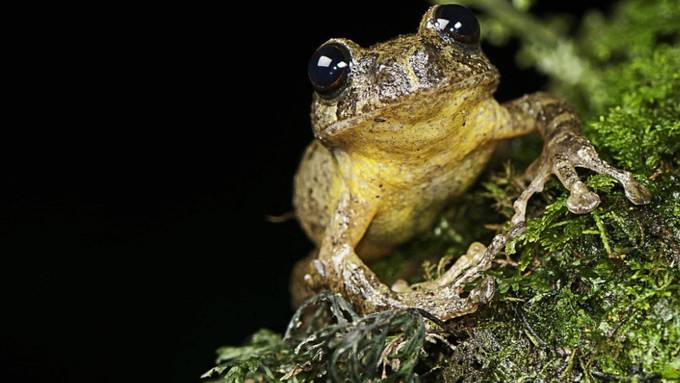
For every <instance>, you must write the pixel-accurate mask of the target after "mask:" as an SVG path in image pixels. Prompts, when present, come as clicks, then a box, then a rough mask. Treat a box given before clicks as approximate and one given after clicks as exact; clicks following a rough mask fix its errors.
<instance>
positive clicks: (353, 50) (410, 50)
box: [292, 4, 651, 321]
mask: <svg viewBox="0 0 680 383" xmlns="http://www.w3.org/2000/svg"><path fill="white" fill-rule="evenodd" d="M308 75H309V79H310V82H311V84H312V86H313V88H314V94H313V100H312V105H311V112H310V119H311V126H312V131H313V133H314V139H313V141H312V142H311V143H310V144H309V145H308V147H307V148H306V150H305V152H304V154H303V157H302V160H301V161H300V165H299V167H298V169H297V172H296V174H295V177H294V193H293V206H294V209H295V216H296V217H297V220H298V221H299V222H300V224H301V226H302V229H303V231H304V232H305V233H306V234H307V236H308V237H309V238H310V239H311V241H312V242H313V243H314V244H315V250H314V251H313V254H312V256H311V257H310V258H309V259H307V260H305V261H302V262H299V263H298V264H297V265H296V266H295V271H294V272H293V280H294V282H293V287H292V290H293V298H294V300H296V301H297V302H301V301H302V300H303V299H304V298H306V297H309V296H311V295H312V294H314V293H317V292H319V291H321V290H330V291H331V292H333V293H336V294H340V295H341V296H342V297H344V298H345V299H346V300H347V301H349V302H350V303H351V304H352V305H353V306H354V307H355V308H356V310H357V311H358V312H360V313H363V314H368V313H372V312H377V311H383V310H390V309H416V310H419V311H421V312H426V313H428V314H429V315H431V316H434V317H436V318H438V319H439V320H442V321H447V320H450V319H453V318H457V317H460V316H463V315H466V314H470V313H473V312H475V311H476V310H477V309H478V308H479V306H480V305H484V304H488V303H489V302H490V301H491V299H492V298H493V296H494V293H495V283H494V279H493V277H491V276H489V275H487V273H485V271H486V270H488V269H489V268H490V267H492V264H493V260H494V258H495V257H496V256H498V255H499V254H500V253H502V252H503V251H504V250H505V245H506V244H507V243H508V241H510V240H511V239H513V238H515V237H517V236H518V235H520V234H521V233H522V232H523V231H524V228H525V226H526V212H527V203H528V201H529V199H530V198H531V197H532V196H533V195H534V194H536V193H539V192H541V191H542V190H543V187H544V185H545V183H546V182H547V181H548V180H549V179H550V178H551V177H552V176H553V175H555V176H556V177H557V178H558V179H559V181H560V183H561V184H562V185H563V186H564V187H565V188H566V189H567V191H568V192H569V196H568V198H567V200H566V205H567V208H568V210H569V211H570V212H571V213H574V214H585V213H588V212H591V211H592V210H593V209H595V208H596V207H597V206H598V204H599V203H600V198H599V196H598V195H597V194H596V193H594V192H593V191H591V190H590V189H589V188H588V186H587V185H586V184H585V183H584V182H583V181H582V180H581V178H580V175H579V174H578V173H577V171H576V168H586V169H590V170H592V171H593V172H595V173H598V174H604V175H606V176H610V177H613V178H614V179H615V180H617V181H618V183H620V184H621V185H622V186H623V189H624V192H625V196H626V197H627V199H628V200H630V202H631V203H632V204H634V205H644V204H647V203H649V202H650V199H651V194H650V192H649V190H648V189H647V188H646V187H645V186H643V185H642V184H641V183H640V182H638V181H637V180H636V179H635V178H634V177H633V175H632V174H631V173H630V172H628V171H625V170H620V169H618V168H616V167H614V166H612V165H610V164H608V163H607V162H605V161H604V160H602V159H600V157H599V155H598V153H597V152H596V150H595V149H594V147H593V146H592V144H591V143H590V142H589V141H588V140H587V139H586V138H585V137H584V135H583V134H582V133H581V122H580V119H579V117H578V115H577V114H576V112H575V111H574V110H573V109H572V108H571V107H570V106H569V105H568V104H567V103H566V102H564V101H562V100H561V99H559V98H557V97H554V96H551V95H550V94H547V93H543V92H537V93H533V94H528V95H524V96H522V97H520V98H518V99H515V100H511V101H508V102H502V103H501V102H498V101H496V99H495V98H494V96H493V95H494V93H495V91H496V89H497V87H498V84H499V81H500V75H499V71H498V70H497V69H496V67H495V66H494V65H493V64H492V63H491V62H490V60H489V59H488V58H487V57H486V55H485V54H484V53H483V52H482V49H481V44H480V24H479V22H478V20H477V18H476V16H475V15H474V13H473V12H472V11H471V10H470V9H468V8H466V7H464V6H462V5H458V4H445V5H435V6H432V7H430V8H429V9H428V10H427V11H426V12H425V14H424V15H423V16H422V18H421V21H420V24H419V27H418V30H417V32H416V33H414V34H407V35H401V36H397V37H395V38H393V39H391V40H388V41H385V42H381V43H377V44H375V45H372V46H370V47H361V46H360V45H358V44H357V43H355V42H353V41H351V40H349V39H346V38H333V39H330V40H328V41H326V42H325V43H323V44H322V45H321V46H320V47H319V48H318V49H317V50H316V51H315V52H314V54H313V55H312V57H311V59H310V61H309V65H308ZM534 132H537V133H538V134H539V135H540V136H541V137H542V139H543V149H542V152H541V154H540V155H539V157H538V158H537V159H536V160H535V161H534V162H533V163H532V164H531V165H530V166H529V167H528V168H527V169H526V171H525V173H524V174H523V175H522V176H521V181H522V184H523V185H524V189H523V191H522V192H521V194H520V195H519V197H517V199H516V200H515V202H514V204H513V207H514V215H513V216H512V218H511V219H510V225H509V227H510V228H509V230H507V232H504V233H503V232H501V233H499V234H496V235H495V237H493V240H492V241H491V243H490V244H489V246H484V245H483V244H481V243H479V242H475V243H473V244H472V245H470V248H469V249H468V250H467V252H466V253H465V254H464V255H462V256H460V257H459V258H458V259H457V260H456V261H455V263H454V264H453V265H452V266H451V267H450V268H449V269H448V270H446V271H445V272H444V273H443V274H442V275H441V276H439V277H438V278H436V279H434V280H430V281H427V282H423V283H419V284H414V285H408V284H407V283H405V282H404V281H399V283H395V284H393V285H392V286H387V285H386V284H384V283H383V282H382V281H381V280H380V279H379V278H378V277H377V276H376V274H375V273H374V272H373V271H372V270H371V269H370V267H368V266H367V262H370V261H374V260H376V259H379V258H381V257H384V256H388V255H389V254H390V253H392V252H393V251H394V250H395V249H396V248H397V247H398V246H400V245H402V244H404V243H405V242H407V241H409V240H411V239H413V238H414V237H416V236H417V235H419V234H422V233H424V232H426V231H427V230H429V229H430V228H431V227H432V226H433V224H434V223H435V221H436V219H437V218H438V216H439V214H440V213H441V212H442V210H443V209H445V208H446V207H447V206H450V205H451V203H453V202H454V201H456V200H457V199H458V198H459V197H461V196H462V195H463V194H464V193H465V191H466V190H467V189H468V188H469V187H470V186H471V185H472V184H473V183H474V182H475V181H476V179H477V178H478V176H479V175H480V173H482V172H483V171H484V169H485V167H486V166H487V164H488V162H489V160H490V158H491V156H492V154H493V153H494V150H495V149H496V148H497V147H498V145H499V143H501V142H502V141H504V140H509V139H512V138H515V137H519V136H523V135H527V134H530V133H534ZM469 286H472V288H470V287H469Z"/></svg>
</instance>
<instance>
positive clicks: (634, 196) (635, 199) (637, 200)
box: [623, 178, 652, 205]
mask: <svg viewBox="0 0 680 383" xmlns="http://www.w3.org/2000/svg"><path fill="white" fill-rule="evenodd" d="M623 187H624V189H625V191H626V197H627V198H628V200H630V202H632V203H634V204H636V205H646V204H648V203H649V202H650V201H651V200H652V193H651V192H650V191H649V189H647V188H646V187H644V186H642V185H641V184H639V183H638V182H637V181H635V180H634V179H632V178H631V180H630V181H629V182H628V183H626V184H624V185H623Z"/></svg>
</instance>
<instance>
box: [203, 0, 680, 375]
mask: <svg viewBox="0 0 680 383" xmlns="http://www.w3.org/2000/svg"><path fill="white" fill-rule="evenodd" d="M466 3H473V4H475V5H476V6H477V8H479V9H481V10H482V11H486V13H485V14H484V17H483V23H484V26H486V27H488V28H487V31H488V30H489V29H490V30H491V33H488V32H487V34H486V37H487V38H488V39H491V40H492V41H494V42H496V43H502V42H503V41H507V39H508V38H511V37H513V36H514V37H516V38H518V39H520V41H521V43H522V50H521V53H520V55H521V57H520V60H522V61H523V62H524V64H526V65H533V66H535V67H536V68H537V69H538V70H541V71H543V72H544V73H546V74H547V75H548V76H549V77H550V79H551V83H550V88H551V89H552V90H553V91H554V92H556V93H557V94H559V95H561V96H562V97H565V98H568V99H570V100H571V101H572V102H573V103H574V105H576V106H577V108H578V110H579V111H580V113H581V115H582V116H584V120H585V123H584V127H583V130H584V133H585V134H586V135H587V136H588V138H589V139H590V140H591V141H592V142H593V144H594V145H595V147H596V148H597V149H598V152H599V153H600V154H601V155H602V156H603V158H605V159H607V160H608V161H610V162H612V163H613V164H614V165H616V166H618V167H622V168H625V169H627V170H630V171H632V172H634V174H635V176H636V177H637V178H638V179H639V180H640V181H641V182H643V183H645V185H647V186H648V187H649V189H650V190H651V191H652V193H653V199H652V202H651V203H650V204H649V205H646V206H634V205H632V204H631V203H630V202H629V201H628V200H627V199H626V197H625V196H624V194H623V190H622V188H621V187H620V186H619V185H617V184H616V182H615V181H613V180H612V179H609V178H607V177H604V176H600V175H593V174H590V173H583V174H582V175H583V176H584V177H586V178H587V182H588V184H589V185H590V187H591V188H593V189H594V190H595V191H597V193H598V194H599V195H600V196H601V199H602V203H601V205H600V206H599V207H598V208H597V209H595V210H594V211H593V212H592V213H590V214H585V215H574V214H571V213H569V212H568V210H567V208H566V205H565V204H566V197H567V195H566V191H565V189H564V188H563V187H562V186H561V185H560V184H559V182H557V181H554V180H553V181H551V182H549V183H548V184H547V185H546V188H545V190H544V192H543V193H541V194H540V196H536V197H534V198H533V199H532V201H531V204H530V207H529V217H530V218H529V220H528V222H527V229H526V231H525V232H524V234H522V235H521V236H520V237H518V238H516V239H515V240H513V241H512V242H511V243H509V244H508V246H507V248H506V253H507V258H506V256H501V257H500V258H499V259H497V260H496V263H497V264H496V265H495V266H494V267H493V268H492V269H491V270H489V271H488V273H489V274H490V275H493V276H494V277H495V279H496V281H497V292H496V294H495V296H494V299H493V301H492V302H491V303H490V304H488V305H486V306H484V307H482V308H480V310H478V311H477V312H476V313H474V314H472V315H468V316H465V317H462V318H458V319H455V320H452V321H449V322H447V323H446V324H444V323H438V322H437V321H436V320H434V318H428V316H427V314H426V313H420V312H418V311H413V310H407V311H387V312H382V313H376V314H371V315H369V316H366V317H360V316H358V315H357V314H356V313H354V311H353V310H352V308H351V307H350V306H349V305H348V304H347V303H346V302H344V300H343V299H342V298H341V297H338V296H334V295H331V294H322V295H319V296H317V297H315V298H313V300H312V301H310V302H309V303H308V304H307V305H306V306H305V307H304V308H302V309H301V311H299V312H298V314H296V316H295V317H294V318H293V320H292V321H291V327H290V328H289V331H288V332H287V334H286V336H285V337H280V336H278V335H276V334H273V333H271V332H267V331H265V330H263V331H260V332H258V333H257V334H255V335H254V336H253V338H252V340H251V341H250V342H249V343H248V344H246V345H244V346H241V347H229V348H223V349H221V350H220V351H219V352H218V353H219V359H218V361H217V367H215V368H214V369H212V370H211V371H210V372H209V373H208V374H206V376H209V378H210V379H213V380H215V381H219V382H242V381H246V379H252V381H279V380H284V381H291V382H306V381H340V382H345V381H350V382H366V381H403V382H411V381H420V380H425V381H444V382H478V381H498V382H505V381H560V382H561V381H585V382H595V381H638V382H642V381H673V380H678V379H680V49H679V48H678V45H677V43H678V38H679V36H680V3H678V2H677V1H671V0H661V1H647V0H624V1H621V2H619V3H618V4H617V6H616V7H615V8H614V10H613V11H612V15H611V16H610V17H609V18H606V17H605V16H603V15H602V14H599V13H596V12H590V13H588V14H587V15H586V16H585V17H584V18H583V20H582V21H581V23H580V25H579V26H577V27H575V28H571V29H570V28H565V27H564V23H562V24H560V23H547V22H546V23H541V22H539V21H537V20H536V19H534V18H533V17H532V16H531V13H530V5H531V4H532V3H533V2H532V1H528V2H527V1H515V2H513V4H515V6H516V7H517V8H513V7H512V6H510V5H509V3H507V2H504V1H498V0H477V1H472V0H470V1H466ZM501 3H503V4H501ZM565 20H566V19H565ZM565 30H574V31H576V32H575V33H574V34H572V35H568V34H566V32H564V31H565ZM532 32H535V33H532ZM559 47H562V49H557V48H559ZM564 47H568V49H566V48H564ZM546 52H552V53H550V54H551V55H553V56H554V55H557V56H554V57H553V56H551V58H550V57H548V58H549V60H548V59H546V57H544V56H542V55H545V54H546ZM559 55H564V57H562V59H563V62H571V63H578V65H579V66H580V68H581V69H580V70H581V72H580V76H578V77H577V78H576V79H575V80H573V81H571V82H569V81H566V80H568V79H569V78H570V77H568V76H567V77H565V75H564V74H563V73H558V72H559V71H558V70H556V68H555V67H551V66H550V65H547V63H550V62H554V61H555V58H556V57H557V58H559V57H560V56H559ZM540 145H541V143H540V140H537V139H536V138H535V137H533V138H531V137H530V138H525V139H521V140H519V141H514V142H511V143H510V145H509V150H507V153H508V157H509V159H510V162H501V163H500V165H499V166H496V167H495V168H492V169H491V170H490V171H489V172H487V174H485V175H484V176H482V178H481V181H480V182H479V183H478V184H477V185H476V186H475V187H474V188H473V189H472V190H471V191H470V192H468V193H467V195H466V196H465V197H464V203H462V204H461V205H462V206H463V207H459V208H458V209H457V210H456V209H454V210H452V211H448V212H446V213H444V214H443V215H442V217H441V219H440V221H439V223H438V224H437V225H436V226H435V227H434V228H433V229H432V231H431V232H430V233H427V234H426V235H424V236H422V237H421V238H419V239H417V240H415V241H414V242H413V243H410V244H408V245H406V246H404V247H403V248H402V249H400V250H399V251H398V252H397V254H395V256H392V257H389V258H386V259H385V260H382V261H380V262H379V263H377V264H374V265H372V267H373V268H374V269H375V270H376V271H377V272H379V273H380V274H381V277H382V278H383V280H385V281H386V282H388V283H389V282H393V281H394V280H396V279H397V278H405V279H407V280H409V281H411V282H413V281H417V280H422V279H427V278H433V277H436V275H437V273H439V272H440V271H441V270H442V267H444V265H446V264H447V263H450V261H452V260H453V259H454V258H455V257H456V256H459V255H461V254H463V253H464V251H465V249H466V248H467V246H468V245H469V244H470V243H471V242H473V241H482V242H488V240H489V238H491V237H492V236H493V234H494V233H495V232H497V231H499V230H502V229H504V228H505V229H507V224H504V222H506V221H507V218H508V217H509V216H510V215H511V214H512V201H513V199H514V198H516V197H517V195H518V194H519V192H520V191H521V188H520V186H519V185H517V184H516V183H515V182H514V181H513V179H514V176H516V175H517V174H519V173H520V172H521V171H522V169H523V168H524V167H526V165H527V164H528V163H529V162H530V159H531V158H535V154H536V153H538V152H539V151H540ZM527 153H529V154H533V155H534V156H533V157H532V156H528V155H527Z"/></svg>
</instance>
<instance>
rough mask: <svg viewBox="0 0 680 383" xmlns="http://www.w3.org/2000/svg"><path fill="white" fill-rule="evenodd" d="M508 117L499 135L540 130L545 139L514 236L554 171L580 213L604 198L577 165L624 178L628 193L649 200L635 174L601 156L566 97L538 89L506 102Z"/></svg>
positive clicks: (517, 213)
mask: <svg viewBox="0 0 680 383" xmlns="http://www.w3.org/2000/svg"><path fill="white" fill-rule="evenodd" d="M504 107H505V112H506V113H507V119H506V122H505V123H504V124H502V125H501V126H500V128H499V129H500V130H499V131H498V132H497V133H496V137H499V138H509V137H515V136H519V135H523V134H526V133H529V132H532V131H534V130H537V131H538V132H539V133H540V134H541V136H542V137H543V140H544V146H543V152H542V154H541V156H540V157H539V158H538V159H536V161H535V162H534V163H533V164H532V165H531V166H530V167H529V168H528V169H527V171H528V173H530V174H528V177H526V178H529V179H531V182H530V183H529V185H528V186H527V188H526V189H525V190H524V191H523V192H522V194H521V195H520V196H519V198H517V200H516V201H515V203H514V208H515V214H514V216H513V218H512V221H511V222H512V229H511V233H510V236H511V237H512V236H514V235H517V234H518V233H519V232H521V230H522V228H523V225H524V221H525V216H526V206H527V202H528V201H529V198H531V196H532V195H533V194H534V193H536V192H540V191H542V190H543V185H544V184H545V182H546V181H547V180H548V179H549V178H550V176H551V175H552V174H555V175H556V176H557V177H558V178H559V180H560V182H562V184H563V185H564V186H565V187H566V188H567V189H568V190H569V197H568V199H567V208H568V209H569V211H571V212H573V213H576V214H583V213H587V212H590V211H592V210H593V209H594V208H595V207H597V205H598V204H599V203H600V198H599V197H598V195H597V194H595V193H593V192H592V191H590V190H589V189H588V187H587V186H586V185H585V184H584V183H583V182H582V181H581V180H580V179H579V177H578V174H577V173H576V168H577V167H582V168H587V169H591V170H593V171H595V172H597V173H601V174H606V175H608V176H610V177H613V178H615V179H616V180H617V181H619V182H620V183H621V184H622V185H623V187H624V189H625V193H626V197H628V199H629V200H630V201H631V202H632V203H634V204H636V205H642V204H646V203H649V201H650V199H651V195H650V193H649V191H648V190H647V189H646V188H645V187H644V186H642V185H640V184H639V183H638V182H637V181H636V180H635V179H634V178H633V176H632V175H631V174H630V173H629V172H627V171H623V170H619V169H617V168H615V167H613V166H611V165H609V164H608V163H606V162H605V161H603V160H601V159H600V158H599V156H598V155H597V152H596V151H595V149H594V148H593V146H592V145H591V144H590V142H589V141H588V140H587V139H586V138H585V137H584V136H583V135H582V134H581V131H580V127H581V123H580V120H579V119H578V117H577V116H576V114H575V113H574V112H573V111H572V110H571V109H570V108H569V107H568V106H567V105H566V104H565V103H564V102H563V101H561V100H559V99H556V98H554V97H552V96H549V95H547V94H545V93H535V94H532V95H528V96H524V97H522V98H519V99H517V100H514V101H511V102H509V103H506V104H504Z"/></svg>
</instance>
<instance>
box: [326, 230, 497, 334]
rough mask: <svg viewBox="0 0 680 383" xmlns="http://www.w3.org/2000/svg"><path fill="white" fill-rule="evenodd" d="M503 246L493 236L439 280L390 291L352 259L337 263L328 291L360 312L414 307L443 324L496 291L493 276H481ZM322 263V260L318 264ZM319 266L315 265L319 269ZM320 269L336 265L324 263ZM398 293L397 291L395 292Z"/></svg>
mask: <svg viewBox="0 0 680 383" xmlns="http://www.w3.org/2000/svg"><path fill="white" fill-rule="evenodd" d="M504 245H505V237H504V236H502V235H498V236H496V238H494V241H493V242H492V245H491V246H490V247H489V248H486V247H484V246H483V245H482V244H480V243H474V244H472V245H471V246H470V248H469V249H468V252H467V254H465V255H464V256H462V257H461V258H460V259H458V261H456V263H455V264H454V265H453V266H452V267H451V268H450V269H449V270H448V271H447V272H446V273H445V274H443V275H442V276H441V277H440V278H438V279H436V280H433V281H428V282H425V283H422V284H419V285H415V286H413V287H408V285H404V284H402V285H401V288H400V287H399V285H397V286H395V287H396V288H395V289H390V288H389V287H387V286H386V285H385V284H383V283H382V282H380V280H378V278H377V277H376V276H375V274H374V273H373V272H372V271H371V270H370V269H369V268H368V267H367V266H365V265H364V264H363V263H361V262H360V261H359V262H354V261H352V258H353V257H351V256H350V257H347V258H345V259H346V261H343V262H341V263H337V264H336V266H339V268H338V269H336V270H335V271H334V272H333V274H335V273H337V275H338V276H340V277H341V282H342V283H341V284H340V285H337V284H336V285H335V286H333V285H331V289H332V290H334V291H336V292H337V291H338V289H340V292H342V293H343V295H344V296H345V297H346V298H348V299H349V300H350V301H351V302H352V303H353V304H354V306H355V307H356V308H357V309H358V310H359V311H361V312H363V313H370V312H375V311H382V310H388V309H405V308H416V309H419V310H423V311H426V312H427V313H429V314H431V315H433V316H435V317H436V318H438V319H440V320H442V321H446V320H449V319H452V318H456V317H459V316H462V315H466V314H469V313H472V312H475V311H476V310H477V308H478V307H479V305H481V304H486V303H488V302H489V301H490V300H491V298H492V297H493V294H494V292H495V285H494V280H493V278H492V277H488V276H487V277H483V274H482V272H483V271H485V270H487V269H488V268H489V267H490V266H491V263H492V260H493V258H494V257H495V255H496V254H498V253H499V252H500V251H501V250H502V249H503V247H504ZM319 262H321V261H319ZM319 265H321V263H317V267H319ZM322 267H325V268H326V271H325V272H328V270H327V268H328V267H332V268H334V267H335V266H333V265H329V264H326V265H324V266H322ZM480 278H481V281H480V282H479V283H478V285H477V287H475V288H474V289H472V290H470V291H466V290H465V287H466V286H467V285H468V284H469V283H471V282H474V281H476V280H478V279H480ZM395 290H397V291H395Z"/></svg>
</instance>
